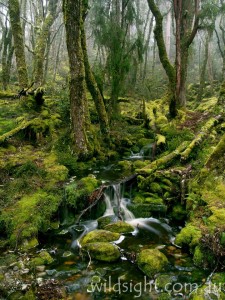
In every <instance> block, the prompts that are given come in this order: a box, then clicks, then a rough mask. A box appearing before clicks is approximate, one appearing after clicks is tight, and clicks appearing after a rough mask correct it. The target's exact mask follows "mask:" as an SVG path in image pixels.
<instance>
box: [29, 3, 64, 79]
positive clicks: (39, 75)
mask: <svg viewBox="0 0 225 300" xmlns="http://www.w3.org/2000/svg"><path fill="white" fill-rule="evenodd" d="M57 3H58V0H50V1H49V4H48V13H47V16H46V18H45V19H44V21H43V25H42V27H41V30H40V33H39V35H38V37H37V40H36V45H35V49H34V81H35V83H36V84H37V85H42V84H43V81H44V61H45V50H46V44H47V41H48V37H49V31H50V28H51V26H52V25H53V23H54V21H55V18H56V9H57Z"/></svg>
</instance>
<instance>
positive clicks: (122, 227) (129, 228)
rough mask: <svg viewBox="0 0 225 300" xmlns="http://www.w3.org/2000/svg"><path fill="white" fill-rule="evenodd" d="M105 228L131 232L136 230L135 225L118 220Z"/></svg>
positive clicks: (112, 230)
mask: <svg viewBox="0 0 225 300" xmlns="http://www.w3.org/2000/svg"><path fill="white" fill-rule="evenodd" d="M105 229H106V230H108V231H111V232H117V233H129V232H132V231H134V227H133V226H132V225H130V224H128V223H126V222H122V221H118V222H116V223H113V224H109V225H107V226H105Z"/></svg>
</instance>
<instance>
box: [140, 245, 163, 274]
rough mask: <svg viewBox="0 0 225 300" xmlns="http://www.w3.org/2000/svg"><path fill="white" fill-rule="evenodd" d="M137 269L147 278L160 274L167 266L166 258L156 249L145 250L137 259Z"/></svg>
mask: <svg viewBox="0 0 225 300" xmlns="http://www.w3.org/2000/svg"><path fill="white" fill-rule="evenodd" d="M137 264H138V267H139V269H140V270H141V271H142V272H144V273H145V274H146V275H148V276H149V277H153V276H154V275H155V274H157V273H159V272H162V271H163V270H164V268H165V267H166V266H167V265H168V259H167V257H166V256H165V255H164V254H163V253H162V252H160V251H159V250H158V249H145V250H142V251H141V252H140V254H139V255H138V257H137Z"/></svg>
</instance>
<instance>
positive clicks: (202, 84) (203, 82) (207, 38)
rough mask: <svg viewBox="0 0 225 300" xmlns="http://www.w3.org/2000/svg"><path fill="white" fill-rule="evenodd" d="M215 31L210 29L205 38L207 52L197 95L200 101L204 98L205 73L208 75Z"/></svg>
mask: <svg viewBox="0 0 225 300" xmlns="http://www.w3.org/2000/svg"><path fill="white" fill-rule="evenodd" d="M212 34H213V31H212V30H208V32H207V36H206V40H205V52H204V58H203V62H202V67H201V73H200V86H199V91H198V96H197V102H200V101H201V100H202V95H203V91H204V87H205V77H206V76H205V75H206V67H207V63H208V58H209V42H210V40H211V38H212Z"/></svg>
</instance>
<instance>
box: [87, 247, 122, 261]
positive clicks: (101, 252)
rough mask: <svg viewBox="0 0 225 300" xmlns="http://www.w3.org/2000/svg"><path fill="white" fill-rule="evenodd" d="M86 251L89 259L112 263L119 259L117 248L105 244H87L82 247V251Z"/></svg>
mask: <svg viewBox="0 0 225 300" xmlns="http://www.w3.org/2000/svg"><path fill="white" fill-rule="evenodd" d="M85 250H86V251H88V253H89V254H90V256H91V258H93V259H97V260H100V261H106V262H113V261H116V260H118V259H119V257H120V252H119V249H118V247H116V246H115V245H112V244H110V243H106V242H97V243H88V244H86V245H85V246H84V251H85Z"/></svg>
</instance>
